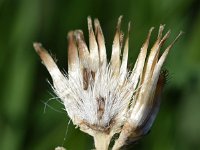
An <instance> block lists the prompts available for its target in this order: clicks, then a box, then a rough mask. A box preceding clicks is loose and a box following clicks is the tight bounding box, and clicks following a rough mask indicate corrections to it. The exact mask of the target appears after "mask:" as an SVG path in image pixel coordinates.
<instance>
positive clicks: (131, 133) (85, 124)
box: [34, 16, 181, 150]
mask: <svg viewBox="0 0 200 150" xmlns="http://www.w3.org/2000/svg"><path fill="white" fill-rule="evenodd" d="M121 19H122V17H121V16H120V17H119V19H118V23H117V28H116V34H115V36H114V41H113V46H112V54H111V59H110V61H108V60H107V54H106V46H105V41H104V36H103V32H102V29H101V26H100V23H99V21H98V19H95V20H94V30H93V23H92V20H91V18H90V17H88V30H89V47H88V46H87V44H86V43H85V40H84V35H83V32H82V31H81V30H75V31H70V32H69V33H68V72H67V74H63V73H62V72H61V71H60V70H59V68H58V67H57V65H56V63H55V61H54V60H53V59H52V57H51V56H50V55H49V53H48V52H47V51H46V50H45V49H44V48H43V47H42V45H41V44H40V43H34V48H35V50H36V52H37V53H38V54H39V56H40V58H41V59H42V62H43V64H44V65H45V66H46V68H47V70H48V71H49V73H50V75H51V77H52V80H53V90H54V92H55V93H56V95H57V96H58V97H59V98H60V99H61V101H62V102H63V104H64V106H65V109H66V111H67V113H68V115H69V117H70V119H71V120H72V122H73V124H75V125H77V126H78V127H79V128H80V130H82V131H83V132H85V133H88V134H90V135H91V136H93V137H94V144H95V148H96V149H97V150H107V149H108V148H109V144H110V140H111V138H112V137H113V136H114V135H115V134H119V137H118V138H117V139H115V143H114V145H113V147H112V149H113V150H118V149H120V148H122V147H123V146H124V145H126V144H127V141H132V142H134V141H137V140H138V139H140V138H141V137H142V136H143V135H145V134H147V133H148V131H149V130H150V128H151V126H152V124H153V122H154V120H155V117H156V115H157V112H158V110H159V106H160V94H161V91H162V89H163V86H164V83H165V73H164V72H162V71H161V67H162V65H163V63H164V61H165V59H166V57H167V55H168V53H169V50H170V49H171V47H172V46H173V44H174V43H175V41H176V40H177V39H178V38H179V36H180V35H181V33H180V34H179V35H178V36H177V37H176V39H175V40H174V41H173V42H172V44H170V45H169V46H168V47H167V48H166V49H165V51H164V52H163V53H162V54H160V48H161V47H162V45H163V44H164V43H165V41H166V39H167V38H168V37H169V35H170V31H168V32H167V33H166V34H165V35H164V36H163V35H162V33H163V30H164V25H161V26H160V28H159V32H158V37H157V40H156V42H155V43H154V45H153V47H152V48H151V50H150V52H149V55H148V57H147V49H148V46H149V40H150V36H151V33H152V31H153V29H154V28H151V29H150V30H149V33H148V35H147V38H146V41H145V42H144V44H143V45H142V48H141V50H140V53H139V55H138V58H137V60H136V63H135V65H134V67H133V69H128V68H127V62H128V49H129V31H130V23H129V24H128V35H127V38H126V39H125V44H124V45H123V33H122V31H121V30H120V26H121ZM122 49H123V52H121V51H122ZM121 55H122V58H121Z"/></svg>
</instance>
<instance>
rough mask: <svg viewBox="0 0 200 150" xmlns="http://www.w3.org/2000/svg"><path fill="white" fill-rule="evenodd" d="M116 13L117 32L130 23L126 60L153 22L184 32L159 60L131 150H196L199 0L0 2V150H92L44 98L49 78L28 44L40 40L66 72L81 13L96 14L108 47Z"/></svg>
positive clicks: (198, 128) (89, 141) (55, 103)
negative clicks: (145, 120)
mask: <svg viewBox="0 0 200 150" xmlns="http://www.w3.org/2000/svg"><path fill="white" fill-rule="evenodd" d="M121 14H122V15H124V21H123V29H126V27H127V24H128V21H129V20H130V21H132V29H131V35H130V63H131V62H134V61H135V58H136V56H137V54H138V52H139V48H140V47H141V45H142V42H143V41H144V39H145V37H146V34H147V31H148V29H149V28H150V27H151V26H155V27H156V29H158V27H159V24H166V29H170V28H171V29H172V35H171V38H170V39H171V40H172V39H173V38H175V36H176V35H177V34H178V32H179V31H180V30H183V31H184V32H185V34H184V35H183V36H182V39H181V40H180V41H179V42H178V43H177V44H176V45H175V47H174V48H173V49H172V51H171V53H170V55H169V57H168V59H167V63H166V66H165V68H167V69H168V70H169V74H170V75H169V81H168V83H167V85H166V88H165V91H164V94H163V98H162V100H163V103H162V105H161V110H160V113H159V114H158V117H157V119H156V122H155V124H154V126H153V128H152V131H151V133H150V134H149V135H147V136H146V137H144V138H143V139H142V140H141V141H139V142H138V143H137V144H136V145H135V146H134V147H135V149H138V150H143V149H148V150H190V149H200V143H199V139H200V117H199V114H200V98H199V97H200V42H199V38H200V3H199V0H176V1H174V0H165V1H159V0H149V1H145V0H140V1H135V0H127V1H120V0H115V1H114V0H110V1H106V0H102V1H96V2H95V1H92V0H85V1H83V0H82V1H81V0H73V1H72V0H69V1H64V0H59V1H58V0H57V1H56V0H18V1H16V0H1V1H0V84H1V86H0V99H1V103H0V149H1V150H22V149H23V150H50V149H54V148H55V147H56V146H59V145H64V147H66V148H67V149H68V150H86V149H92V148H93V147H94V145H93V141H92V138H91V137H90V136H88V135H86V134H84V133H82V132H80V131H79V130H78V129H75V127H74V126H73V125H72V123H70V125H68V123H69V119H68V117H67V115H66V112H65V111H64V110H63V109H62V108H63V106H62V105H61V104H60V102H59V100H58V99H52V100H49V101H48V99H50V98H52V97H53V96H52V95H51V94H49V92H50V93H52V90H51V89H50V86H49V85H48V83H47V82H46V81H45V79H46V78H48V79H49V80H50V81H51V79H50V76H49V75H48V72H47V71H46V69H45V68H44V67H43V66H42V64H41V63H40V59H39V57H38V56H37V54H36V53H35V51H34V49H33V47H32V43H33V42H34V41H39V42H42V43H43V45H44V46H45V47H46V48H48V49H50V50H51V52H52V54H56V55H57V59H58V64H59V66H61V67H60V68H65V70H66V69H67V68H66V66H67V50H66V49H67V44H66V43H67V42H66V35H67V32H68V31H69V30H73V29H83V31H84V33H86V34H87V22H86V21H87V20H86V18H87V16H88V15H91V16H92V17H93V18H94V17H98V18H99V20H100V22H101V25H102V28H103V31H104V35H105V40H106V44H107V47H108V50H110V49H111V46H112V39H113V36H114V31H115V27H114V26H115V25H116V22H117V18H118V16H119V15H121ZM124 31H125V30H124ZM125 33H126V32H125ZM154 33H155V32H154ZM155 34H156V33H155ZM87 37H88V36H87V35H86V39H87ZM152 41H153V40H152ZM47 101H48V103H47ZM45 104H48V105H47V107H45V106H46V105H45ZM45 108H46V109H45ZM44 109H45V112H44Z"/></svg>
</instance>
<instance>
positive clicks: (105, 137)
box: [94, 132, 112, 150]
mask: <svg viewBox="0 0 200 150" xmlns="http://www.w3.org/2000/svg"><path fill="white" fill-rule="evenodd" d="M111 138H112V137H111V136H110V135H109V134H106V133H102V132H97V133H96V134H95V135H94V144H95V148H96V150H108V148H109V144H110V140H111Z"/></svg>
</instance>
